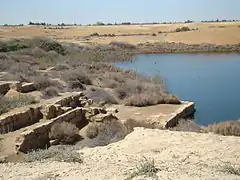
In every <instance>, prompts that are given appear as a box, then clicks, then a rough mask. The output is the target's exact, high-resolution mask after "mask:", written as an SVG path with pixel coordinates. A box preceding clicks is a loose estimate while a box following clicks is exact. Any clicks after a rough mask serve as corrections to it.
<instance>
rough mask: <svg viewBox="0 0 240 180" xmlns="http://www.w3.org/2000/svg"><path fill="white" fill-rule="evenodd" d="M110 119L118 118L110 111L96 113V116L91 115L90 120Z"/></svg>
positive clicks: (102, 120)
mask: <svg viewBox="0 0 240 180" xmlns="http://www.w3.org/2000/svg"><path fill="white" fill-rule="evenodd" d="M111 120H118V118H117V117H116V116H114V115H113V114H111V113H107V114H97V115H96V116H93V117H91V121H92V122H104V121H111Z"/></svg>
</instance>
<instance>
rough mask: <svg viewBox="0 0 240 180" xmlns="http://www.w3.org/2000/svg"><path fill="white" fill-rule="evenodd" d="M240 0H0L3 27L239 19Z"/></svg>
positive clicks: (0, 20)
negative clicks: (33, 24)
mask: <svg viewBox="0 0 240 180" xmlns="http://www.w3.org/2000/svg"><path fill="white" fill-rule="evenodd" d="M239 7H240V0H0V24H27V23H28V22H29V21H33V22H46V23H51V24H58V23H77V24H93V23H96V22H97V21H101V22H104V23H115V22H117V23H120V22H165V21H174V22H178V21H185V20H194V21H200V20H216V19H240V10H239Z"/></svg>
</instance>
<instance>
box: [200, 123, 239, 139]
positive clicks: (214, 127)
mask: <svg viewBox="0 0 240 180" xmlns="http://www.w3.org/2000/svg"><path fill="white" fill-rule="evenodd" d="M203 130H204V131H205V132H213V133H216V134H221V135H224V136H240V121H225V122H220V123H215V124H210V125H208V126H207V127H204V128H203Z"/></svg>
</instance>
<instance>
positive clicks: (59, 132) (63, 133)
mask: <svg viewBox="0 0 240 180" xmlns="http://www.w3.org/2000/svg"><path fill="white" fill-rule="evenodd" d="M49 137H50V139H52V140H57V142H58V144H74V143H75V142H76V141H78V140H79V139H80V136H79V129H78V128H77V126H76V125H74V124H72V123H67V122H62V123H57V124H54V125H53V126H52V128H51V131H50V133H49Z"/></svg>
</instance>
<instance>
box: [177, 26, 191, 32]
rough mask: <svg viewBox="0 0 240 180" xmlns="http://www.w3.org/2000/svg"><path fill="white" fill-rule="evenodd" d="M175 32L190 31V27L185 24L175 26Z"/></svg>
mask: <svg viewBox="0 0 240 180" xmlns="http://www.w3.org/2000/svg"><path fill="white" fill-rule="evenodd" d="M175 31H176V32H186V31H191V29H190V28H189V27H187V26H184V27H181V28H177V29H176V30H175Z"/></svg>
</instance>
